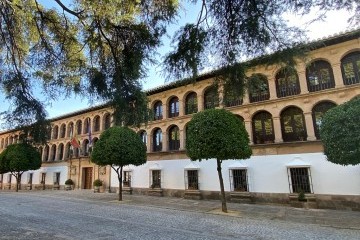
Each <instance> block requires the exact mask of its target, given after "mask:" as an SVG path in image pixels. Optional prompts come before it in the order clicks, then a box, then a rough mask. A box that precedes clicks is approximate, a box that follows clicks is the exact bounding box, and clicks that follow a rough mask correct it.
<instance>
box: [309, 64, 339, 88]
mask: <svg viewBox="0 0 360 240" xmlns="http://www.w3.org/2000/svg"><path fill="white" fill-rule="evenodd" d="M306 81H307V85H308V90H309V92H315V91H320V90H323V89H328V88H334V87H335V81H334V74H333V71H332V68H331V65H330V63H328V62H326V61H323V60H319V61H315V62H313V63H311V64H310V66H308V67H307V68H306Z"/></svg>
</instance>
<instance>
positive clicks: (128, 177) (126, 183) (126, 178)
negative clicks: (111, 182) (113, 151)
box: [123, 171, 131, 187]
mask: <svg viewBox="0 0 360 240" xmlns="http://www.w3.org/2000/svg"><path fill="white" fill-rule="evenodd" d="M123 187H131V172H130V171H124V176H123Z"/></svg>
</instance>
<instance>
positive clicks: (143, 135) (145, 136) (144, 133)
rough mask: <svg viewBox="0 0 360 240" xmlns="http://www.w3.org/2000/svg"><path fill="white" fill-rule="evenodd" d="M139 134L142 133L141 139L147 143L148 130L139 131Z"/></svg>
mask: <svg viewBox="0 0 360 240" xmlns="http://www.w3.org/2000/svg"><path fill="white" fill-rule="evenodd" d="M139 135H140V138H141V141H142V142H143V143H144V144H145V145H147V134H146V131H145V130H142V131H140V132H139Z"/></svg>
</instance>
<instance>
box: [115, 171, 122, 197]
mask: <svg viewBox="0 0 360 240" xmlns="http://www.w3.org/2000/svg"><path fill="white" fill-rule="evenodd" d="M122 169H123V168H122V167H120V172H119V168H118V169H117V171H116V173H117V175H118V180H119V201H122Z"/></svg>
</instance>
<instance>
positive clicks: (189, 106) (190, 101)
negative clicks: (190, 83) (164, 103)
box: [185, 92, 198, 114]
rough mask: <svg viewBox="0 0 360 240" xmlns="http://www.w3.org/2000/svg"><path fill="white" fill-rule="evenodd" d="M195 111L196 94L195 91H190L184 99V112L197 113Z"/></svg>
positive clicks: (196, 107) (196, 106)
mask: <svg viewBox="0 0 360 240" xmlns="http://www.w3.org/2000/svg"><path fill="white" fill-rule="evenodd" d="M197 111H198V102H197V94H196V93H195V92H191V93H189V94H188V95H187V96H186V99H185V114H192V113H197Z"/></svg>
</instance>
